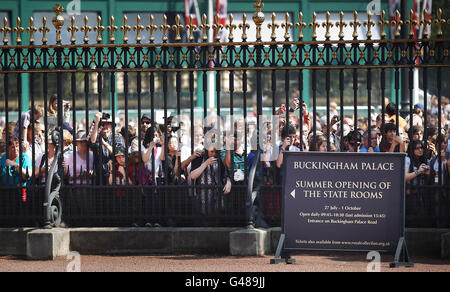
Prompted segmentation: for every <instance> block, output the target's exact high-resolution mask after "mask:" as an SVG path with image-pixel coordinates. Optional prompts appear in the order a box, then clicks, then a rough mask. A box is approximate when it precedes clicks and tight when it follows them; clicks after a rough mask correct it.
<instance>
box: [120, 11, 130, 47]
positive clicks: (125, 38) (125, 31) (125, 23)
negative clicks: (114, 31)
mask: <svg viewBox="0 0 450 292" xmlns="http://www.w3.org/2000/svg"><path fill="white" fill-rule="evenodd" d="M119 29H120V30H121V31H122V33H123V35H122V41H123V42H124V43H127V42H128V32H129V31H130V30H131V26H129V25H128V17H127V16H126V15H124V16H123V17H122V25H121V26H120V28H119Z"/></svg>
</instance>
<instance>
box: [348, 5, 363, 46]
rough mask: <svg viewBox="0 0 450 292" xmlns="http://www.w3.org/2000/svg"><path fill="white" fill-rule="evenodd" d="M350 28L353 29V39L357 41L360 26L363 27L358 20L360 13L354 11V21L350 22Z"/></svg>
mask: <svg viewBox="0 0 450 292" xmlns="http://www.w3.org/2000/svg"><path fill="white" fill-rule="evenodd" d="M350 26H352V27H353V34H352V36H353V38H354V39H357V38H358V26H361V22H359V20H358V12H356V11H354V12H353V21H351V22H350Z"/></svg>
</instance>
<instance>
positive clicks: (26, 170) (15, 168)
mask: <svg viewBox="0 0 450 292" xmlns="http://www.w3.org/2000/svg"><path fill="white" fill-rule="evenodd" d="M63 104H64V111H63V113H64V118H63V127H62V128H63V130H62V132H63V144H64V145H63V151H64V153H63V157H64V159H63V167H64V175H65V176H67V177H66V181H67V182H69V183H76V184H100V185H107V184H110V185H115V184H118V185H122V184H131V185H132V184H139V185H142V184H144V185H147V184H156V185H157V184H185V183H186V184H188V183H189V181H193V180H199V181H200V182H202V183H212V182H213V181H214V179H217V178H219V179H218V181H217V182H215V183H218V184H219V185H223V186H224V188H223V190H224V192H225V193H228V192H230V189H231V185H232V184H233V183H240V182H242V181H244V179H245V178H246V176H247V173H248V170H249V169H250V167H251V165H252V163H253V162H254V161H253V158H254V155H255V150H256V149H257V147H258V145H259V146H260V148H261V149H262V151H263V155H262V156H261V161H262V162H263V165H264V167H265V168H278V169H280V168H281V165H282V162H283V151H321V152H333V151H340V152H347V151H348V152H405V153H407V158H406V169H407V171H408V173H407V175H406V181H407V182H408V183H418V182H420V181H427V182H431V181H435V180H436V181H438V178H437V173H438V172H439V173H441V176H442V179H441V180H440V181H441V182H444V181H445V182H446V181H447V172H448V165H450V162H449V160H448V156H449V155H448V154H449V153H450V147H449V146H448V134H449V124H450V119H449V117H450V103H449V101H448V100H447V99H446V98H445V97H444V98H443V99H442V102H441V105H442V108H441V113H442V116H441V119H440V121H441V127H440V129H441V135H439V133H438V128H439V127H438V125H437V123H438V121H439V119H438V117H437V113H438V110H437V98H436V97H433V98H432V100H431V108H430V109H429V111H428V113H427V121H425V120H424V119H425V115H424V106H423V105H422V104H415V105H414V106H413V114H412V115H411V118H412V122H411V121H410V120H409V118H410V116H407V117H406V118H403V117H402V116H400V115H399V116H398V117H397V116H396V114H397V112H398V110H397V107H396V105H395V104H394V103H392V102H389V101H388V100H386V102H385V104H386V108H385V110H384V111H383V112H384V116H383V115H382V113H379V114H373V115H372V116H371V117H370V119H371V122H370V128H368V127H369V122H368V119H367V118H366V117H360V118H359V119H358V120H357V121H353V120H352V117H351V116H348V115H344V119H343V121H340V117H341V115H340V114H339V112H338V106H337V104H335V103H333V102H332V103H331V104H330V109H329V111H328V113H329V116H328V118H327V115H326V113H325V114H323V115H320V114H317V115H316V117H313V115H312V113H311V111H308V109H307V107H306V105H305V104H304V103H303V104H302V105H301V106H300V102H299V99H298V98H297V97H295V96H294V97H293V98H292V100H291V104H290V105H289V107H288V110H286V106H285V105H282V106H281V107H280V108H279V109H277V110H276V112H275V114H276V116H277V117H278V118H279V119H278V121H277V123H276V124H275V123H268V124H267V128H266V131H265V132H259V131H257V126H256V122H255V120H256V119H254V120H252V119H251V118H249V119H247V121H244V120H243V119H236V120H235V121H232V122H231V123H233V125H232V128H233V129H232V131H231V135H230V125H225V126H224V125H221V127H223V131H222V132H221V133H222V134H219V131H220V129H218V128H217V126H216V124H217V123H216V122H217V119H215V118H217V117H212V118H208V119H209V120H205V121H203V123H202V122H197V121H196V122H195V125H194V126H193V130H194V131H193V133H192V135H191V133H190V132H191V125H190V121H189V117H186V116H184V117H182V120H181V121H176V119H173V117H168V118H167V119H166V120H165V123H162V124H158V123H156V122H155V121H154V120H153V119H152V117H151V115H150V114H148V113H144V114H143V115H142V116H141V117H140V120H139V121H132V120H130V121H129V122H128V123H123V121H121V122H120V123H119V124H116V123H113V121H112V119H111V116H110V115H109V114H105V113H101V112H99V113H97V114H95V116H94V121H93V122H92V123H91V125H86V121H83V122H84V123H83V124H81V123H80V124H77V125H75V127H71V125H70V110H69V108H70V104H67V103H66V102H64V103H63ZM57 106H58V103H57V97H56V95H54V96H52V98H51V99H50V101H49V105H48V113H47V114H45V113H44V107H43V106H41V105H35V106H34V108H33V109H32V110H29V111H27V112H24V113H23V114H22V116H21V118H20V119H19V120H18V121H14V122H9V123H8V124H7V125H5V124H4V120H3V123H1V124H0V127H1V129H0V130H1V131H2V137H1V139H0V154H1V160H0V168H1V175H2V180H1V183H2V184H14V185H16V184H19V181H20V182H21V183H23V184H27V183H29V181H30V178H31V177H33V178H34V180H35V181H37V182H39V183H43V182H45V176H46V174H47V173H48V168H49V167H50V165H51V163H52V161H53V157H54V155H55V152H56V148H55V146H54V145H53V141H52V139H51V137H50V134H51V133H52V131H53V130H55V128H56V126H57V118H56V116H57ZM300 107H301V109H300ZM300 114H302V115H303V116H302V118H301V121H300V119H299V116H300ZM32 115H33V116H32ZM44 118H47V121H44ZM287 120H288V121H287ZM327 122H329V123H330V125H327ZM125 124H127V129H126V125H125ZM45 125H46V126H47V129H45ZM411 125H412V128H411V129H410V127H411ZM215 126H216V128H215ZM300 127H302V129H301V130H300ZM215 130H218V131H215ZM46 134H47V137H46ZM257 134H260V137H256V135H257ZM7 136H8V138H7ZM230 136H231V137H230ZM327 136H328V138H327ZM261 137H262V138H261ZM245 139H247V140H246V141H244V140H245ZM261 139H262V140H264V143H261V141H260V140H261ZM191 140H192V142H191ZM218 141H220V143H218ZM257 141H259V143H258V142H257ZM6 142H8V145H6ZM166 143H167V146H165V144H166ZM20 147H21V149H20ZM166 151H167V153H166ZM19 154H21V155H19ZM19 156H21V157H22V160H20V159H19ZM438 161H440V162H441V165H440V166H439V165H438V164H439V163H438ZM20 167H22V169H20ZM45 168H47V170H46V169H45ZM439 169H441V171H438V170H439ZM20 173H22V174H24V175H22V176H21V175H20ZM216 173H217V174H220V175H215V174H216ZM424 176H426V179H424ZM433 176H434V177H433Z"/></svg>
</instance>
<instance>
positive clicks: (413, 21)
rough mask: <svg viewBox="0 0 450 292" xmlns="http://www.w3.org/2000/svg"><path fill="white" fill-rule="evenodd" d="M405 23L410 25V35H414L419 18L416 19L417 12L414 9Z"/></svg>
mask: <svg viewBox="0 0 450 292" xmlns="http://www.w3.org/2000/svg"><path fill="white" fill-rule="evenodd" d="M405 24H406V25H408V26H409V32H408V35H409V37H413V36H414V31H415V30H416V25H417V20H416V19H415V13H414V11H413V10H412V9H411V10H410V11H409V20H407V21H406V22H405Z"/></svg>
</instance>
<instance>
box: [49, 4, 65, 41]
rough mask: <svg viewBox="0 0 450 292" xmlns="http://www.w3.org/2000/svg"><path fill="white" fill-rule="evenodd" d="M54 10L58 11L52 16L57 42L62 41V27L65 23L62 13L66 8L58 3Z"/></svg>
mask: <svg viewBox="0 0 450 292" xmlns="http://www.w3.org/2000/svg"><path fill="white" fill-rule="evenodd" d="M53 11H54V12H55V13H56V15H55V16H54V17H53V18H52V23H53V26H54V27H55V29H56V43H58V44H60V43H61V28H62V27H63V25H64V17H63V16H62V15H61V13H62V12H63V11H64V8H63V7H62V6H61V5H60V4H56V6H55V7H53Z"/></svg>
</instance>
